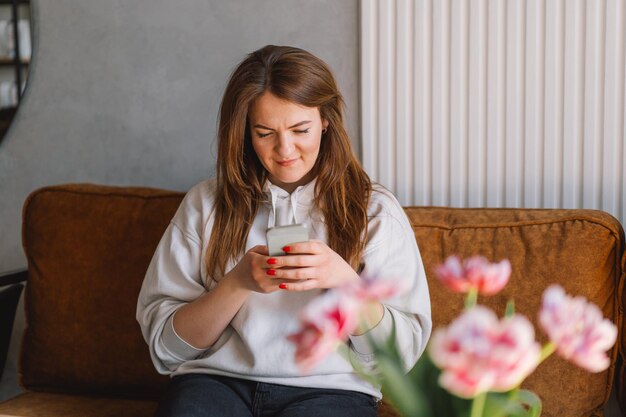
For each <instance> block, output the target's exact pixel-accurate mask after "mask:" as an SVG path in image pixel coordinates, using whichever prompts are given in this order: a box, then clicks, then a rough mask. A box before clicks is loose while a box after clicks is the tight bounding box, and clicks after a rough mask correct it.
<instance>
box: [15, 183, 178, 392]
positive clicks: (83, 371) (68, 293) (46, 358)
mask: <svg viewBox="0 0 626 417" xmlns="http://www.w3.org/2000/svg"><path fill="white" fill-rule="evenodd" d="M182 197H183V194H182V193H176V192H169V191H162V190H154V189H148V188H121V187H105V186H97V185H85V184H82V185H81V184H79V185H63V186H54V187H46V188H42V189H39V190H37V191H35V192H33V193H32V194H31V195H30V196H29V197H28V199H27V200H26V203H25V205H24V211H23V228H22V232H23V235H22V241H23V246H24V251H25V253H26V257H27V260H28V270H29V277H28V284H27V286H26V294H25V304H26V322H27V327H26V330H25V335H24V341H23V344H22V354H21V381H22V385H24V386H25V387H26V388H28V389H31V390H39V391H56V392H73V393H76V392H78V393H81V392H84V393H96V392H97V393H99V394H110V395H128V396H134V397H143V396H153V395H156V394H157V393H158V392H159V391H161V389H162V387H163V386H164V382H165V381H167V378H166V377H163V376H160V375H158V374H157V373H156V371H155V370H154V367H153V365H152V362H151V361H150V355H149V353H148V348H147V345H146V343H145V342H144V341H143V338H142V336H141V332H140V330H139V325H138V324H137V322H136V320H135V309H136V305H137V296H138V294H139V289H140V287H141V283H142V281H143V277H144V274H145V271H146V269H147V268H148V264H149V263H150V259H151V258H152V255H153V254H154V250H155V248H156V246H157V244H158V242H159V240H160V238H161V236H162V234H163V232H164V231H165V228H166V227H167V225H168V224H169V221H170V219H171V218H172V216H173V215H174V212H175V211H176V209H177V207H178V205H179V204H180V201H181V200H182Z"/></svg>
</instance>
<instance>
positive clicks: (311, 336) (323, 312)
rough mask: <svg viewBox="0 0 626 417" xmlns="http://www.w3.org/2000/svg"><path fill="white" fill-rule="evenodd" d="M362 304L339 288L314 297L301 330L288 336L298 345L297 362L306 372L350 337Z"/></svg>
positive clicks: (304, 316)
mask: <svg viewBox="0 0 626 417" xmlns="http://www.w3.org/2000/svg"><path fill="white" fill-rule="evenodd" d="M358 315H359V304H358V303H357V301H356V299H355V298H353V297H349V296H346V295H345V294H343V293H341V292H339V291H328V292H326V293H324V294H323V295H321V296H320V297H318V298H316V299H314V300H313V301H312V302H311V303H310V304H309V305H308V306H307V307H306V308H305V310H304V311H303V313H302V316H301V317H300V322H301V324H302V327H301V329H300V331H298V332H297V333H294V334H292V335H290V336H288V340H289V341H291V342H292V343H294V344H295V345H296V357H295V360H296V363H297V364H298V366H299V367H300V369H301V370H302V372H307V371H309V370H310V369H312V368H313V367H314V366H315V365H316V364H318V363H319V362H320V361H321V360H323V359H324V358H325V357H327V356H328V355H329V354H330V353H332V352H333V351H334V350H335V349H336V348H337V346H338V345H339V344H340V343H341V342H343V341H345V340H347V339H348V336H349V335H350V333H352V332H353V331H354V329H356V327H357V324H358V320H359V316H358Z"/></svg>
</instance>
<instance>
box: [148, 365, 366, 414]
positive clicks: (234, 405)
mask: <svg viewBox="0 0 626 417" xmlns="http://www.w3.org/2000/svg"><path fill="white" fill-rule="evenodd" d="M156 416H157V417H200V416H202V417H204V416H206V417H209V416H211V417H244V416H245V417H270V416H271V417H319V416H333V417H376V399H375V398H374V397H372V396H369V395H367V394H363V393H360V392H355V391H346V390H336V389H320V388H299V387H290V386H286V385H276V384H266V383H262V382H254V381H247V380H243V379H237V378H229V377H224V376H216V375H204V374H188V375H180V376H176V377H174V378H172V379H171V380H170V383H169V385H168V388H167V390H166V392H165V395H164V396H163V398H162V399H161V402H160V403H159V408H158V410H157V412H156Z"/></svg>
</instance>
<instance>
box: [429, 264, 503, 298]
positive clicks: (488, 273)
mask: <svg viewBox="0 0 626 417" xmlns="http://www.w3.org/2000/svg"><path fill="white" fill-rule="evenodd" d="M436 273H437V275H438V276H439V278H440V280H441V282H442V283H443V284H444V285H445V286H447V287H448V288H450V289H452V290H453V291H456V292H468V291H469V290H470V289H472V288H476V289H477V290H478V292H479V293H480V294H483V295H493V294H495V293H497V292H498V291H500V290H501V289H502V288H504V286H505V285H506V284H507V283H508V282H509V277H510V276H511V263H510V262H509V261H508V260H507V259H504V260H502V261H500V262H498V263H491V262H489V261H488V260H487V259H486V258H484V257H482V256H473V257H471V258H468V259H466V260H465V261H464V262H463V263H461V260H460V258H459V257H458V256H450V257H448V258H447V259H446V260H445V262H444V263H443V265H440V266H438V267H437V269H436Z"/></svg>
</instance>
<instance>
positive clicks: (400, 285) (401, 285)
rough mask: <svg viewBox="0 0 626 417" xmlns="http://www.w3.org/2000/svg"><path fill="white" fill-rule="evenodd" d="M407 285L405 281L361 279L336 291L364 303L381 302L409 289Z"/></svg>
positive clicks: (407, 282)
mask: <svg viewBox="0 0 626 417" xmlns="http://www.w3.org/2000/svg"><path fill="white" fill-rule="evenodd" d="M409 284H410V283H409V281H408V280H406V279H382V278H373V277H362V278H361V279H359V280H358V281H353V282H352V283H350V284H347V285H345V286H343V287H340V288H338V289H337V290H338V291H341V292H343V293H345V294H346V295H348V296H351V297H354V298H356V299H357V300H358V301H359V302H360V303H364V302H376V301H382V300H386V299H388V298H391V297H394V296H396V295H400V294H402V293H404V292H406V291H407V290H408V289H409Z"/></svg>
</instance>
